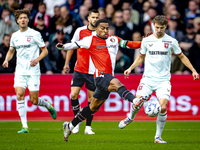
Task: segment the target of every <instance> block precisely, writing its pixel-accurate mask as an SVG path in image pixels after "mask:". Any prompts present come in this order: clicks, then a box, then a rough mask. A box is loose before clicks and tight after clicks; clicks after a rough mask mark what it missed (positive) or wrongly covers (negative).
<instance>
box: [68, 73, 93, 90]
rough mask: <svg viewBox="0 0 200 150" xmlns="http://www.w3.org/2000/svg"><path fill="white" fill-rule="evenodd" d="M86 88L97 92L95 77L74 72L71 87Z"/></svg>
mask: <svg viewBox="0 0 200 150" xmlns="http://www.w3.org/2000/svg"><path fill="white" fill-rule="evenodd" d="M84 83H85V87H86V88H87V89H88V90H90V91H95V89H96V87H95V85H94V75H91V74H86V73H81V72H77V71H74V74H73V78H72V83H71V86H78V87H82V86H83V85H84Z"/></svg>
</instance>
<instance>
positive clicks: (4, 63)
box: [2, 60, 8, 68]
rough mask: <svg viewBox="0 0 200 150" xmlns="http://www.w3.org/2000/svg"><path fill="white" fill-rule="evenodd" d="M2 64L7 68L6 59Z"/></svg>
mask: <svg viewBox="0 0 200 150" xmlns="http://www.w3.org/2000/svg"><path fill="white" fill-rule="evenodd" d="M2 66H3V67H4V68H8V61H7V60H5V61H4V62H3V64H2Z"/></svg>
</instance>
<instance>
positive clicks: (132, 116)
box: [128, 107, 140, 120]
mask: <svg viewBox="0 0 200 150" xmlns="http://www.w3.org/2000/svg"><path fill="white" fill-rule="evenodd" d="M139 111H140V109H135V108H133V107H131V111H130V113H129V114H128V118H129V119H131V120H134V118H135V115H136V114H137V113H138V112H139Z"/></svg>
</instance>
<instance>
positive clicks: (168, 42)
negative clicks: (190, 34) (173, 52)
mask: <svg viewBox="0 0 200 150" xmlns="http://www.w3.org/2000/svg"><path fill="white" fill-rule="evenodd" d="M162 42H164V43H172V41H162Z"/></svg>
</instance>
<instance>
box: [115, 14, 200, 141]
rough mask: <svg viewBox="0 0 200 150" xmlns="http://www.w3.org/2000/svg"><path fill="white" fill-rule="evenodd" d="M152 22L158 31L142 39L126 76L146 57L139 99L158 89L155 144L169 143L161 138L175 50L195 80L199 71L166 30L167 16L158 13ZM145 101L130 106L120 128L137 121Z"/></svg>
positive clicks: (139, 87)
mask: <svg viewBox="0 0 200 150" xmlns="http://www.w3.org/2000/svg"><path fill="white" fill-rule="evenodd" d="M153 23H154V26H155V33H154V34H152V35H151V36H149V37H147V38H144V39H143V40H142V45H141V48H142V49H141V51H140V54H139V56H138V57H137V58H136V59H135V61H134V62H133V64H132V65H131V66H130V67H129V68H128V69H127V70H125V71H124V75H125V76H126V77H128V76H129V74H130V73H131V71H132V70H133V69H134V68H135V67H137V66H139V65H140V64H141V63H142V62H143V61H144V60H145V68H144V74H143V77H142V79H141V81H140V84H139V86H138V89H137V93H136V97H138V98H140V97H142V96H148V95H151V94H152V93H153V91H155V92H156V96H157V98H158V100H159V103H160V105H161V113H160V114H159V115H158V117H157V128H156V135H155V143H167V142H166V141H163V140H162V138H161V134H162V132H163V129H164V126H165V122H166V119H167V103H168V101H169V98H170V93H171V83H170V79H171V74H170V67H171V56H172V52H173V53H174V54H175V55H177V56H178V57H179V58H180V59H181V61H182V62H183V64H184V65H185V66H187V67H188V68H189V69H190V70H191V71H192V76H193V78H194V80H197V79H199V74H198V73H197V72H196V70H195V69H194V68H193V66H192V64H191V63H190V61H189V60H188V58H187V57H186V56H185V55H184V54H183V53H182V51H181V49H180V47H179V44H178V42H177V40H176V39H174V38H172V37H170V36H169V35H167V34H166V33H165V29H166V27H167V24H168V20H167V18H166V17H165V16H162V15H160V16H156V17H155V18H154V19H153ZM143 103H144V100H141V101H140V105H139V106H138V107H133V108H131V110H130V114H129V116H128V117H127V118H126V119H124V120H122V121H121V122H120V123H119V128H121V129H123V128H125V127H126V126H127V125H128V124H130V123H131V122H132V121H133V120H134V118H135V115H136V114H137V113H138V112H139V110H140V108H141V106H142V105H143Z"/></svg>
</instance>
